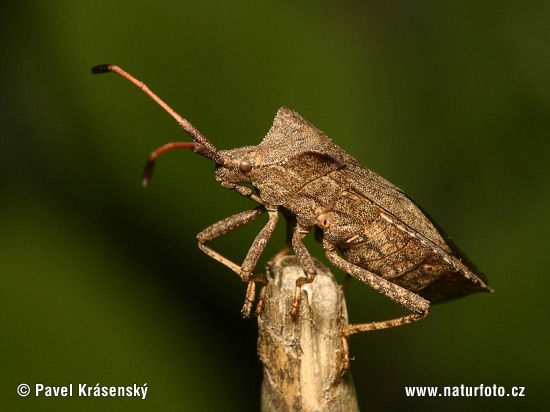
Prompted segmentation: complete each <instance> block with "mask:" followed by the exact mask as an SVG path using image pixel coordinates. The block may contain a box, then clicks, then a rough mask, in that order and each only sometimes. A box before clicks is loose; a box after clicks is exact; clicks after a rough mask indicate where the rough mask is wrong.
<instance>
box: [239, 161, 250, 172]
mask: <svg viewBox="0 0 550 412" xmlns="http://www.w3.org/2000/svg"><path fill="white" fill-rule="evenodd" d="M239 169H240V170H241V172H243V173H248V172H250V171H251V170H252V162H251V161H250V159H248V158H246V157H245V158H244V159H242V160H241V163H239Z"/></svg>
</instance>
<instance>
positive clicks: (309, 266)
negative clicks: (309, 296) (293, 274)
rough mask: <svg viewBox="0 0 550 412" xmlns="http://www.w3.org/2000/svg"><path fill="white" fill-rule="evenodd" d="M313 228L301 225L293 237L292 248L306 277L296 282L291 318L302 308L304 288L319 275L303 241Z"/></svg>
mask: <svg viewBox="0 0 550 412" xmlns="http://www.w3.org/2000/svg"><path fill="white" fill-rule="evenodd" d="M310 230H311V228H306V227H304V226H302V225H300V224H297V225H296V230H295V231H294V234H293V235H292V248H293V249H294V252H296V256H297V257H298V259H299V260H300V264H301V265H302V269H304V273H305V276H303V277H300V278H298V279H297V280H296V289H295V292H294V303H293V304H292V309H291V310H290V316H292V317H295V316H296V315H297V314H298V308H299V307H300V299H301V294H302V286H303V285H305V284H306V283H311V282H313V279H315V275H316V274H317V269H315V264H314V263H313V258H312V257H311V254H310V253H309V251H308V250H307V248H306V246H305V245H304V242H303V239H304V237H305V236H306V235H307V234H308V233H309V232H310Z"/></svg>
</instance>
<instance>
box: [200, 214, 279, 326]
mask: <svg viewBox="0 0 550 412" xmlns="http://www.w3.org/2000/svg"><path fill="white" fill-rule="evenodd" d="M266 210H267V212H268V215H269V220H268V222H267V223H266V225H265V226H264V227H263V228H262V230H261V231H260V233H258V235H257V236H256V238H255V239H254V241H253V242H252V245H251V246H250V249H249V250H248V253H247V255H246V257H245V258H244V261H243V263H242V265H241V266H239V265H237V264H236V263H235V262H233V261H231V260H230V259H227V258H226V257H225V256H223V255H221V254H220V253H218V252H216V251H215V250H213V249H211V248H210V247H208V246H207V245H206V244H207V243H208V242H211V241H213V240H215V239H217V238H219V237H221V236H223V235H225V234H227V233H230V232H232V231H233V230H235V229H237V228H239V227H241V226H244V225H245V224H247V223H249V222H251V221H253V220H255V219H256V218H257V217H258V216H260V215H261V214H263V213H264V212H265V211H266ZM278 217H279V215H278V213H277V209H276V208H265V207H262V206H259V207H257V208H256V209H252V210H248V211H245V212H241V213H237V214H236V215H233V216H230V217H228V218H226V219H223V220H221V221H219V222H217V223H214V224H213V225H211V226H209V227H208V228H206V229H204V230H203V231H202V232H200V233H199V234H198V235H197V239H198V241H199V248H200V249H201V250H202V251H203V252H204V253H206V254H207V255H208V256H210V257H211V258H213V259H215V260H217V261H218V262H220V263H222V264H223V265H225V266H227V267H228V268H230V269H231V270H233V271H234V272H235V273H236V274H237V275H239V277H240V278H241V279H242V281H243V282H248V287H247V291H246V298H245V303H244V306H243V309H242V313H243V316H245V317H248V316H249V315H250V309H251V307H252V303H253V302H254V296H255V292H256V288H255V282H261V283H262V284H263V286H262V289H261V291H260V300H259V302H258V307H257V310H256V313H257V314H259V313H260V312H261V310H262V307H263V296H264V295H265V286H266V284H267V281H266V278H265V276H263V275H261V276H254V275H253V274H252V271H253V270H254V268H255V267H256V264H257V263H258V260H259V258H260V256H261V255H262V252H263V251H264V249H265V246H266V244H267V241H268V240H269V238H270V237H271V235H272V234H273V231H274V230H275V227H276V225H277V221H278Z"/></svg>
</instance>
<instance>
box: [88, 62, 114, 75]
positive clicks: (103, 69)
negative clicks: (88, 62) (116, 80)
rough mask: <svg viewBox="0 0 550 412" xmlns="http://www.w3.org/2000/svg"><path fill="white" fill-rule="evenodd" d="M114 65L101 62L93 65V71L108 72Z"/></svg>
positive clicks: (97, 72) (96, 72)
mask: <svg viewBox="0 0 550 412" xmlns="http://www.w3.org/2000/svg"><path fill="white" fill-rule="evenodd" d="M112 67H113V65H112V64H100V65H97V66H94V67H92V73H93V74H100V73H108V72H110V71H112V70H111V68H112Z"/></svg>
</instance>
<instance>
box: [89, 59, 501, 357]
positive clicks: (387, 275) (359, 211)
mask: <svg viewBox="0 0 550 412" xmlns="http://www.w3.org/2000/svg"><path fill="white" fill-rule="evenodd" d="M92 72H93V73H106V72H114V73H117V74H119V75H121V76H122V77H124V78H126V79H127V80H129V81H131V82H132V83H134V84H135V85H136V86H138V87H139V88H141V90H142V91H144V92H145V93H146V94H147V95H149V96H150V97H151V98H152V99H153V100H154V101H155V102H156V103H158V104H159V105H160V106H161V107H162V108H163V109H164V110H166V111H167V112H168V113H169V114H170V115H171V116H172V117H173V118H174V119H175V120H176V121H177V123H178V124H179V125H180V127H181V128H182V129H183V130H184V131H185V132H187V134H188V135H189V136H190V137H191V138H192V139H193V141H192V142H174V143H168V144H166V145H164V146H161V147H159V148H158V149H156V150H155V151H154V152H152V153H151V155H150V158H149V161H148V163H147V166H146V167H145V172H144V178H143V184H144V185H147V183H148V182H149V180H150V178H151V175H152V172H153V167H154V164H155V161H156V159H157V158H158V157H159V156H160V155H161V154H163V153H165V152H166V151H168V150H172V149H176V148H184V149H191V150H192V151H194V152H195V153H198V154H200V155H202V156H204V157H207V158H208V159H210V160H212V161H213V162H214V163H215V164H216V169H215V177H216V180H217V181H218V182H219V183H220V184H221V185H222V186H223V187H225V188H227V189H230V190H233V191H235V192H237V193H238V194H240V195H242V196H245V197H247V198H249V199H250V200H252V201H254V202H256V203H257V204H258V206H257V207H255V208H254V209H251V210H247V211H244V212H241V213H237V214H235V215H233V216H230V217H228V218H226V219H223V220H221V221H219V222H217V223H214V224H213V225H211V226H210V227H208V228H206V229H205V230H203V231H202V232H200V233H199V234H198V235H197V239H198V245H199V248H200V249H201V250H202V251H203V252H205V253H206V254H207V255H209V256H210V257H212V258H214V259H215V260H217V261H219V262H220V263H222V264H224V265H225V266H227V267H228V268H230V269H231V270H233V271H234V272H235V273H236V274H237V275H239V277H240V278H241V279H242V281H243V282H246V283H247V291H246V297H245V303H244V306H243V309H242V313H243V315H244V316H249V315H250V312H251V308H252V305H253V303H254V301H255V294H256V283H259V284H260V285H261V286H260V293H259V298H258V303H257V307H256V314H257V315H259V314H260V313H261V310H262V307H263V300H264V296H265V287H266V284H267V279H266V277H265V276H264V275H258V274H254V273H253V271H254V269H255V267H256V264H257V263H258V260H259V258H260V256H261V254H262V252H263V251H264V248H265V246H266V243H267V241H268V240H269V238H270V237H271V235H272V234H273V231H274V229H275V227H276V225H277V222H278V221H279V212H280V213H281V214H282V215H283V216H284V217H285V218H286V221H287V227H288V228H289V230H287V233H288V235H287V242H286V246H285V248H284V249H283V250H282V251H281V252H280V253H282V254H283V253H287V252H288V251H289V250H290V249H291V248H292V249H294V252H295V253H296V256H297V257H298V259H299V261H300V264H301V265H302V267H303V269H304V273H305V276H304V277H301V278H299V279H298V280H297V281H296V289H295V293H294V301H293V306H292V309H291V312H290V314H291V315H292V316H296V315H297V313H298V308H299V304H300V292H301V287H302V286H303V285H304V284H306V283H310V282H313V281H314V279H315V274H316V269H315V265H314V263H313V259H312V256H311V255H310V253H309V251H308V250H307V248H306V246H305V245H304V243H303V239H304V237H305V236H306V235H307V234H308V233H309V232H311V231H312V230H314V232H315V235H316V238H317V239H318V240H319V241H321V242H322V245H323V248H324V250H325V253H326V256H327V258H328V260H329V261H330V262H331V263H332V264H333V265H334V266H336V267H337V268H339V269H341V270H343V271H344V272H345V273H346V281H349V279H350V276H353V277H355V278H357V279H358V280H360V281H361V282H363V283H365V284H366V285H368V286H370V287H372V288H373V289H375V290H377V291H378V292H380V293H382V294H383V295H385V296H387V297H388V298H390V299H392V300H393V301H395V302H397V303H399V304H401V305H402V306H404V307H405V308H407V309H409V310H411V311H412V312H413V313H412V314H408V315H405V316H401V317H398V318H395V319H390V320H385V321H378V322H372V323H364V324H357V325H349V326H347V327H346V328H345V329H344V330H343V331H342V338H343V351H344V354H345V356H346V357H347V353H348V347H347V337H348V336H349V335H352V334H355V333H358V332H364V331H370V330H377V329H385V328H389V327H394V326H400V325H404V324H407V323H411V322H414V321H417V320H420V319H423V318H425V317H426V316H428V313H429V308H430V304H432V303H439V302H444V301H448V300H451V299H455V298H459V297H462V296H465V295H468V294H470V293H474V292H480V291H484V292H492V289H491V288H490V287H489V286H488V285H487V280H486V278H485V277H484V275H483V274H482V273H481V272H479V271H478V269H477V268H476V267H475V266H474V265H473V264H472V263H471V262H470V261H469V260H468V259H467V258H466V257H465V256H464V255H463V254H462V253H461V252H460V251H459V250H458V248H457V247H456V246H455V245H454V244H453V243H452V242H451V241H450V239H449V238H448V237H447V236H446V235H445V234H444V233H443V232H442V231H441V230H440V229H439V228H438V226H437V225H436V224H435V223H434V222H433V221H432V220H431V219H430V218H429V217H428V216H427V215H426V214H425V213H424V212H423V211H422V209H420V208H419V207H418V206H417V205H416V204H415V203H414V202H413V201H412V200H411V199H410V198H409V197H407V195H405V194H404V193H403V191H402V190H401V189H399V188H397V187H396V186H394V185H393V184H391V183H390V182H388V181H387V180H385V179H384V178H382V177H380V176H379V175H377V174H376V173H374V172H372V171H371V170H369V169H367V168H366V167H364V166H362V165H361V164H360V163H359V162H358V161H357V160H355V159H354V158H353V157H352V156H350V155H349V154H348V153H346V152H345V151H344V150H343V149H341V148H340V147H338V146H337V145H336V144H334V143H333V142H332V141H331V140H330V139H329V138H328V137H327V136H326V135H325V134H324V133H323V132H322V131H320V130H318V129H317V128H316V127H315V126H313V125H312V124H311V123H309V122H307V121H306V120H304V119H303V118H302V117H301V116H300V115H299V114H298V113H296V112H294V111H292V110H290V109H288V108H286V107H282V108H281V109H279V111H278V112H277V115H276V116H275V119H274V122H273V126H272V127H271V129H270V130H269V132H268V133H267V135H266V136H265V137H264V139H263V140H262V142H261V143H260V144H259V145H257V146H245V147H240V148H236V149H231V150H217V149H216V148H215V147H214V145H213V144H212V143H211V142H210V141H209V140H208V139H207V138H206V137H204V136H203V135H202V134H201V133H200V132H199V131H198V130H197V129H196V128H195V127H194V126H193V125H191V123H189V121H187V120H186V119H184V118H182V117H181V116H180V115H179V114H177V113H176V112H175V111H174V110H173V109H172V108H170V107H169V106H168V105H167V104H166V103H165V102H164V101H162V100H161V99H160V98H159V97H158V96H157V95H156V94H155V93H153V92H152V91H151V90H150V89H149V88H148V87H147V86H146V85H145V84H144V83H142V82H140V81H138V80H137V79H136V78H134V77H133V76H132V75H130V74H129V73H127V72H126V71H124V70H123V69H121V68H120V67H118V66H114V65H100V66H95V67H94V68H92ZM245 184H249V185H251V186H252V187H253V189H251V188H250V187H248V186H245ZM264 213H267V215H268V221H267V223H266V224H265V226H264V227H263V228H262V229H261V231H260V232H259V233H258V235H257V236H256V238H255V239H254V241H253V242H252V245H251V246H250V249H249V250H248V253H247V254H246V257H245V258H244V261H243V262H242V264H240V265H239V264H237V263H235V262H233V261H231V260H229V259H227V258H226V257H224V256H222V255H221V254H220V253H218V252H216V251H215V250H213V249H212V248H211V247H210V246H208V244H209V243H210V242H212V241H213V240H215V239H217V238H219V237H221V236H223V235H225V234H227V233H229V232H232V231H233V230H235V229H237V228H239V227H241V226H243V225H245V224H247V223H249V222H251V221H253V220H255V219H257V218H258V217H259V216H261V215H263V214H264Z"/></svg>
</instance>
